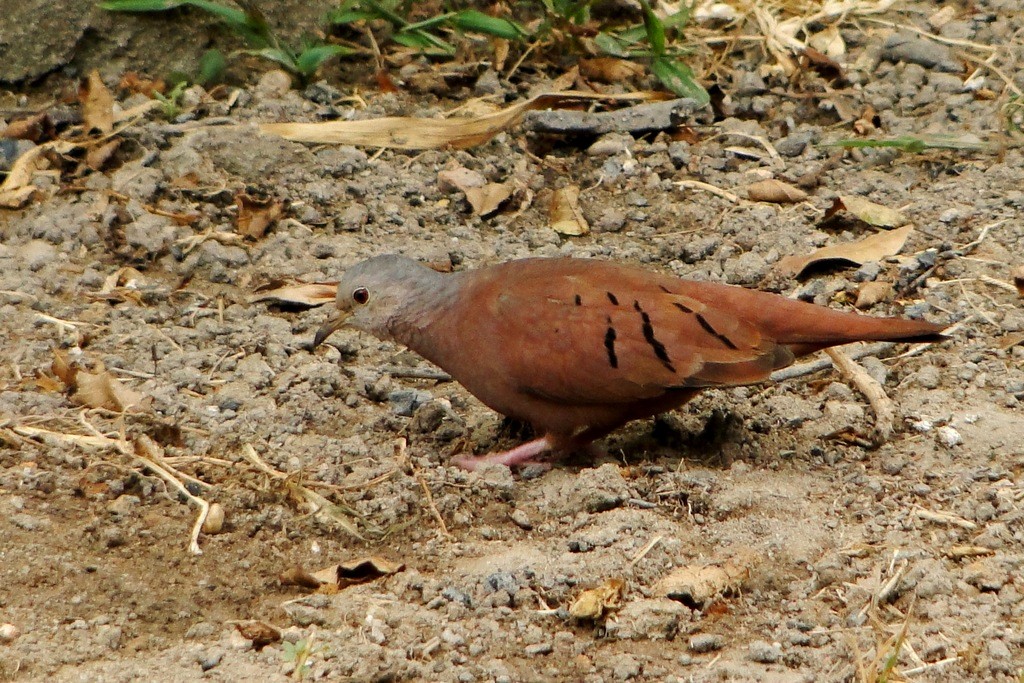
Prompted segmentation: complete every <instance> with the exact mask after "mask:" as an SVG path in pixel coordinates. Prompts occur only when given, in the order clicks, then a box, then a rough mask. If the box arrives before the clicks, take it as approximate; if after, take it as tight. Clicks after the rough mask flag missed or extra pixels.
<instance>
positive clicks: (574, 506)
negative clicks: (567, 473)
mask: <svg viewBox="0 0 1024 683" xmlns="http://www.w3.org/2000/svg"><path fill="white" fill-rule="evenodd" d="M566 488H568V489H569V490H568V492H567V494H566V495H565V496H564V497H563V500H564V504H563V507H562V509H563V510H564V511H565V512H567V513H569V514H575V513H577V512H580V511H583V512H605V511H607V510H612V509H614V508H617V507H619V506H620V505H622V503H623V502H624V501H626V500H627V499H629V498H630V497H631V496H630V494H629V486H628V485H627V484H626V480H625V479H623V478H622V473H621V472H620V471H619V468H618V467H617V466H616V465H613V464H611V463H608V464H605V465H601V466H600V467H598V468H596V469H586V470H583V471H582V472H580V473H579V475H577V476H576V478H575V479H574V480H572V481H570V482H568V483H567V485H566Z"/></svg>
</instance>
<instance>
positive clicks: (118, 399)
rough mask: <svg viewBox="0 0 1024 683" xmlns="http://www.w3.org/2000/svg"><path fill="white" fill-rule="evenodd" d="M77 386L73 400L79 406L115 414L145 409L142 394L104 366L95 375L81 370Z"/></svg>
mask: <svg viewBox="0 0 1024 683" xmlns="http://www.w3.org/2000/svg"><path fill="white" fill-rule="evenodd" d="M75 384H76V387H75V393H74V394H72V395H71V400H72V401H74V402H75V403H77V404H79V405H84V406H89V407H90V408H103V409H104V410H110V411H113V412H115V413H123V412H126V411H128V410H142V409H144V408H145V403H146V399H145V397H144V396H143V395H142V394H140V393H139V392H137V391H135V390H134V389H131V388H129V387H127V386H125V385H124V384H122V383H121V382H120V381H119V380H118V379H117V378H116V377H114V376H113V375H111V374H110V373H109V372H107V371H106V370H105V369H104V368H103V367H102V366H101V367H100V368H99V370H98V371H97V372H95V373H93V372H86V371H85V370H79V371H78V374H77V375H76V376H75Z"/></svg>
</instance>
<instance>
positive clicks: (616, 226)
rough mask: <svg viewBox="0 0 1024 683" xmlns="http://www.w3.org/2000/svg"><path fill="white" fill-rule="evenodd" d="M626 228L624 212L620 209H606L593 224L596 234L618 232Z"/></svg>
mask: <svg viewBox="0 0 1024 683" xmlns="http://www.w3.org/2000/svg"><path fill="white" fill-rule="evenodd" d="M624 227H626V212H625V211H623V210H621V209H616V208H607V209H605V210H604V211H603V212H601V216H600V217H599V218H598V219H597V221H595V222H594V230H595V231H596V232H618V231H620V230H622V229H623V228H624Z"/></svg>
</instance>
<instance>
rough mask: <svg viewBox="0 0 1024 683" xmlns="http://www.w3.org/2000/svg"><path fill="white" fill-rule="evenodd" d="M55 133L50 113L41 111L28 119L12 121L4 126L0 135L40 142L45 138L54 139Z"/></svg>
mask: <svg viewBox="0 0 1024 683" xmlns="http://www.w3.org/2000/svg"><path fill="white" fill-rule="evenodd" d="M54 134H55V131H54V128H53V121H51V120H50V115H49V114H48V113H47V112H41V113H39V114H36V115H35V116H30V117H29V118H27V119H18V120H17V121H11V122H10V123H9V124H8V125H7V128H4V132H3V135H0V137H5V138H11V139H14V140H29V141H30V142H35V143H39V142H42V141H43V140H51V139H53V136H54Z"/></svg>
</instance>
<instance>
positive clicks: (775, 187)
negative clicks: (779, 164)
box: [747, 178, 807, 204]
mask: <svg viewBox="0 0 1024 683" xmlns="http://www.w3.org/2000/svg"><path fill="white" fill-rule="evenodd" d="M747 199H750V200H751V201H755V202H771V203H773V204H795V203H796V202H802V201H803V200H805V199H807V193H806V192H804V191H803V190H801V189H800V188H798V187H793V186H792V185H790V184H789V183H784V182H782V181H781V180H775V179H774V178H769V179H768V180H762V181H760V182H756V183H754V184H752V185H749V186H747Z"/></svg>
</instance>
